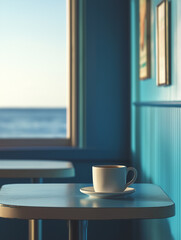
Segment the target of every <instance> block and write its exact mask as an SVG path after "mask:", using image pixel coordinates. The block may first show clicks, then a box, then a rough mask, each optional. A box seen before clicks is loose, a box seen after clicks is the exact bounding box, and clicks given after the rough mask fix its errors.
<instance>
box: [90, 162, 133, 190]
mask: <svg viewBox="0 0 181 240" xmlns="http://www.w3.org/2000/svg"><path fill="white" fill-rule="evenodd" d="M130 171H132V172H133V178H132V180H131V181H129V182H128V183H127V182H126V180H127V175H128V172H130ZM92 178H93V187H94V191H95V192H99V193H112V192H123V191H124V190H125V189H126V188H127V187H128V186H130V185H131V184H133V183H134V182H135V181H136V178H137V171H136V169H135V168H133V167H128V168H127V167H126V166H123V165H96V166H93V167H92Z"/></svg>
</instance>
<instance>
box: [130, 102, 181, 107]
mask: <svg viewBox="0 0 181 240" xmlns="http://www.w3.org/2000/svg"><path fill="white" fill-rule="evenodd" d="M133 104H134V105H135V106H136V107H171V108H175V107H177V108H180V107H181V101H146V102H133Z"/></svg>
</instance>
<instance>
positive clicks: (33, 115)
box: [0, 108, 67, 139]
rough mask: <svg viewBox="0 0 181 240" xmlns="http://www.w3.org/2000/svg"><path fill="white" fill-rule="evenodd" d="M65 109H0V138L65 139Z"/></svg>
mask: <svg viewBox="0 0 181 240" xmlns="http://www.w3.org/2000/svg"><path fill="white" fill-rule="evenodd" d="M66 128H67V126H66V108H0V138H4V139H5V138H6V139H7V138H65V137H66V133H67V129H66Z"/></svg>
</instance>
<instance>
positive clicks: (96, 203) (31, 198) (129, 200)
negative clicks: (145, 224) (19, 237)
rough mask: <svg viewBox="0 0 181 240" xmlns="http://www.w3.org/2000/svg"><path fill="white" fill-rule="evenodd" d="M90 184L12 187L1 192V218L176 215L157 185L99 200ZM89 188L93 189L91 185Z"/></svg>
mask: <svg viewBox="0 0 181 240" xmlns="http://www.w3.org/2000/svg"><path fill="white" fill-rule="evenodd" d="M84 186H87V184H9V185H4V186H3V187H2V188H1V190H0V217H4V218H19V219H64V220H66V219H68V220H81V219H85V220H91V219H92V220H93V219H97V220H101V219H102V220H104V219H105V220H106V219H144V218H167V217H172V216H174V214H175V205H174V203H173V201H172V200H171V199H170V198H169V197H168V196H167V195H166V194H165V193H164V191H163V190H162V189H161V188H160V187H159V186H157V185H154V184H134V185H133V187H134V188H135V189H136V192H135V193H132V194H131V195H129V196H127V197H126V196H125V197H123V198H118V197H117V198H112V199H96V198H90V197H88V196H87V195H84V194H83V193H81V192H80V188H81V187H84ZM89 186H90V185H89Z"/></svg>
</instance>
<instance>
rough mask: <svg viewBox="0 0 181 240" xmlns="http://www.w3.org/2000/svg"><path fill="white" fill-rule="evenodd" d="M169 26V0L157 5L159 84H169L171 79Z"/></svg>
mask: <svg viewBox="0 0 181 240" xmlns="http://www.w3.org/2000/svg"><path fill="white" fill-rule="evenodd" d="M168 33H169V26H168V1H167V0H164V1H162V2H161V3H160V4H159V5H158V6H157V85H158V86H160V85H168V84H169V83H170V81H169V36H168V35H169V34H168Z"/></svg>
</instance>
